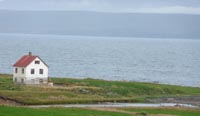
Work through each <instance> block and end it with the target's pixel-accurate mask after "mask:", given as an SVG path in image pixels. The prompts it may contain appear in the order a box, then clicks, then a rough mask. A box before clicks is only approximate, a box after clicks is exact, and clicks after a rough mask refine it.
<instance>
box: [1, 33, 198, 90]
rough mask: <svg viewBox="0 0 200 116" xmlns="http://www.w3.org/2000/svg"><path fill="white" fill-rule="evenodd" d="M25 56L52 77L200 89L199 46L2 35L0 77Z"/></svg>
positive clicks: (185, 41)
mask: <svg viewBox="0 0 200 116" xmlns="http://www.w3.org/2000/svg"><path fill="white" fill-rule="evenodd" d="M29 51H32V53H33V54H36V55H39V56H40V57H41V58H42V59H43V60H44V61H45V62H46V63H47V64H48V65H49V66H50V69H49V75H50V76H51V77H73V78H87V77H90V78H98V79H106V80H126V81H141V82H159V83H165V84H175V85H183V86H197V87H200V40H191V39H152V38H114V37H85V36H84V37H83V36H56V35H54V36H53V35H23V34H0V73H12V65H13V64H14V63H15V62H16V60H18V59H19V58H20V57H21V56H22V55H24V54H27V53H28V52H29Z"/></svg>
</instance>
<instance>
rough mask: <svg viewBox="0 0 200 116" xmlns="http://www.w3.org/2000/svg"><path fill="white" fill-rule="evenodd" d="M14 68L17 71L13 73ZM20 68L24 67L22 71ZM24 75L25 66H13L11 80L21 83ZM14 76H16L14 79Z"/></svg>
mask: <svg viewBox="0 0 200 116" xmlns="http://www.w3.org/2000/svg"><path fill="white" fill-rule="evenodd" d="M15 68H17V73H15ZM22 69H24V73H22ZM25 77H26V68H25V67H14V68H13V82H15V83H21V82H22V79H24V80H25ZM15 78H17V79H16V80H15Z"/></svg>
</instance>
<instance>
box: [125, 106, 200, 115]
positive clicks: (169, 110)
mask: <svg viewBox="0 0 200 116" xmlns="http://www.w3.org/2000/svg"><path fill="white" fill-rule="evenodd" d="M124 110H126V111H130V112H137V113H140V114H165V115H166V114H168V115H176V116H199V115H200V110H199V109H186V108H185V109H183V108H173V109H172V108H126V109H124Z"/></svg>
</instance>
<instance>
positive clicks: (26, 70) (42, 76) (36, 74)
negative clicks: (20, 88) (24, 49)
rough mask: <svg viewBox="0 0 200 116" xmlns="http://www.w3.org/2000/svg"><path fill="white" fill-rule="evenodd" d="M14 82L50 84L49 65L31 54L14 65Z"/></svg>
mask: <svg viewBox="0 0 200 116" xmlns="http://www.w3.org/2000/svg"><path fill="white" fill-rule="evenodd" d="M13 82H14V83H16V84H48V82H49V78H48V65H47V64H46V63H45V62H44V61H43V60H42V59H41V58H40V57H39V56H34V55H32V54H31V52H29V54H28V55H25V56H23V57H22V58H20V59H19V60H18V61H17V62H16V63H15V64H14V65H13Z"/></svg>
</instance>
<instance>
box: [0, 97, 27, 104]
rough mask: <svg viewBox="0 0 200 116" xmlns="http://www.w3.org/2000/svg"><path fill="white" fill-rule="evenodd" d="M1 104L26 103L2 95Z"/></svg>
mask: <svg viewBox="0 0 200 116" xmlns="http://www.w3.org/2000/svg"><path fill="white" fill-rule="evenodd" d="M0 105H12V106H20V105H24V104H23V103H20V102H18V101H16V100H14V99H10V98H7V97H4V96H0Z"/></svg>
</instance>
